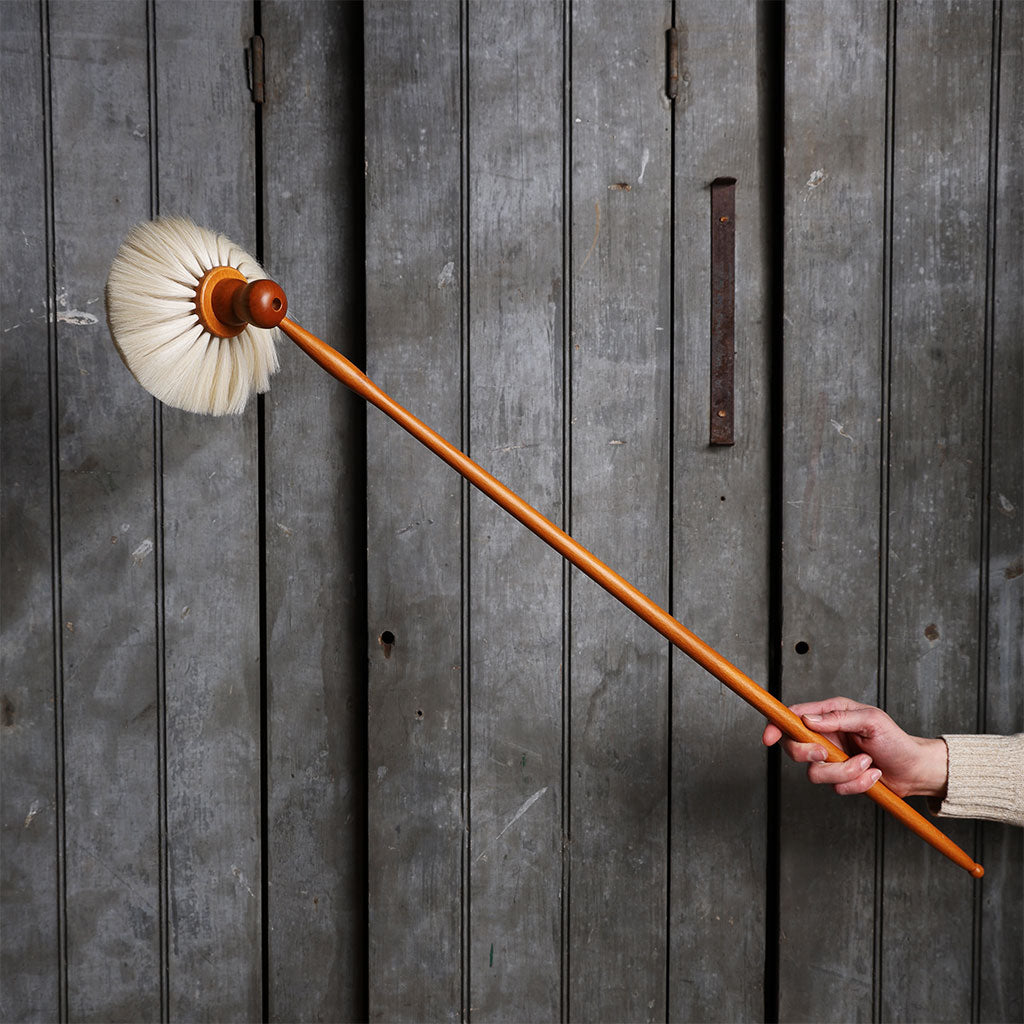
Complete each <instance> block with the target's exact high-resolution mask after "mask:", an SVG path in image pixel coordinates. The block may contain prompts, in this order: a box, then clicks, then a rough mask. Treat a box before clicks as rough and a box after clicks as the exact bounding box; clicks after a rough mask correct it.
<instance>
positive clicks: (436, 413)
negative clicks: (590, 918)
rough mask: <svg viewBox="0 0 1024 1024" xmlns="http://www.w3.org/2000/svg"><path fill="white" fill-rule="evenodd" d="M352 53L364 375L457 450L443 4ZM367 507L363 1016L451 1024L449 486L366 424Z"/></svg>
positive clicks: (454, 620)
mask: <svg viewBox="0 0 1024 1024" xmlns="http://www.w3.org/2000/svg"><path fill="white" fill-rule="evenodd" d="M364 40H365V55H366V56H365V59H366V62H367V67H369V68H373V69H374V73H373V74H372V75H370V76H368V78H367V82H366V101H365V109H366V136H367V155H366V174H367V186H366V187H367V193H366V194H367V220H366V238H367V254H366V273H367V299H366V301H367V368H368V371H369V373H370V376H371V377H372V378H373V379H374V380H376V381H377V382H378V383H379V384H380V385H381V387H383V388H384V389H385V390H386V391H387V392H388V393H389V394H391V395H393V396H394V398H395V399H396V400H397V401H399V402H402V403H403V404H404V405H406V406H407V407H410V408H411V410H412V411H413V412H414V413H415V414H416V415H417V416H418V417H419V418H420V419H422V420H424V421H425V422H426V423H429V424H430V425H431V426H432V427H433V428H434V429H435V430H438V431H439V432H440V433H441V434H443V435H444V436H445V437H447V438H448V439H449V440H451V441H452V443H454V444H457V445H459V444H461V443H462V441H463V438H462V423H463V412H462V409H463V406H462V403H463V395H462V357H463V351H462V348H463V346H462V307H463V301H464V300H463V275H464V272H465V268H464V266H463V261H462V209H463V202H462V192H461V176H462V156H461V148H460V147H461V142H460V139H461V127H462V98H461V82H462V77H461V68H460V51H461V41H462V37H461V24H460V11H459V6H458V4H456V3H417V4H411V5H401V4H400V5H391V4H386V3H370V4H368V5H367V6H366V8H365V32H364ZM413 406H415V407H414V408H413ZM367 506H368V509H369V522H368V527H367V552H368V553H367V559H368V597H367V616H368V622H369V630H370V643H371V651H372V656H371V658H370V675H369V696H368V700H369V709H368V715H367V718H368V728H369V735H368V743H369V754H368V775H369V782H368V786H369V795H368V803H369V812H368V813H369V841H368V857H369V863H370V865H371V868H372V869H371V874H370V880H369V921H370V925H369V927H370V939H369V985H370V1016H371V1019H374V1020H409V1019H414V1020H422V1019H425V1018H426V1019H431V1020H452V1019H456V1020H457V1019H460V1018H461V1017H462V1016H463V1013H464V1006H463V998H464V994H463V993H464V989H463V981H464V974H463V972H464V950H463V914H464V904H463V898H464V891H463V889H464V886H463V870H464V857H465V855H466V840H465V829H466V825H467V821H466V817H465V805H464V800H465V795H464V787H463V772H464V764H463V757H464V737H463V731H464V714H465V712H464V704H463V687H464V678H465V668H464V659H465V657H466V651H465V640H464V635H463V621H462V620H463V606H462V580H463V555H462V543H463V541H462V537H463V498H462V485H461V483H460V480H459V478H458V477H457V476H456V475H455V474H454V473H453V472H452V471H451V470H450V469H448V468H447V467H446V466H444V465H443V464H442V463H440V462H439V461H438V460H437V459H436V457H435V456H434V455H432V454H431V453H430V452H429V451H427V450H426V449H425V448H423V446H421V445H420V444H418V443H417V442H415V441H414V440H412V439H411V438H410V437H408V436H407V435H406V434H404V432H403V431H401V430H400V429H399V428H398V427H396V426H395V425H394V424H393V423H391V421H390V420H386V419H385V418H384V417H382V416H381V415H379V414H377V413H373V414H372V415H370V417H369V419H368V420H367ZM388 640H390V641H391V642H390V643H388V642H385V641H388Z"/></svg>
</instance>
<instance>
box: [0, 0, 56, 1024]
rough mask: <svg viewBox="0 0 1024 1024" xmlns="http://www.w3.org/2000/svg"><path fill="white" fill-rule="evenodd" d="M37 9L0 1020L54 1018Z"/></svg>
mask: <svg viewBox="0 0 1024 1024" xmlns="http://www.w3.org/2000/svg"><path fill="white" fill-rule="evenodd" d="M43 27H44V26H43V25H42V24H41V21H40V9H39V6H38V4H36V3H31V2H27V0H23V2H20V3H8V4H3V5H0V109H3V111H4V145H3V150H2V153H0V199H2V205H0V218H2V219H0V250H2V251H3V252H4V253H5V254H6V256H5V260H4V263H5V270H4V288H3V290H2V292H0V337H2V339H3V341H2V344H0V500H2V514H0V576H2V579H3V586H2V588H0V620H2V632H3V643H2V644H0V680H2V682H0V777H2V779H3V785H2V786H0V846H2V851H3V856H2V858H0V902H2V903H3V908H4V909H3V927H2V928H0V978H2V979H3V980H2V983H0V1019H3V1020H6V1021H21V1020H26V1021H27V1020H43V1019H47V1020H56V1019H58V1018H59V1017H60V1012H61V1002H62V999H61V995H60V985H61V970H60V959H61V940H60V934H59V929H60V922H61V919H62V917H63V913H64V907H63V905H62V904H61V900H62V897H63V887H62V884H61V880H60V872H61V870H62V862H61V860H60V858H59V856H58V838H59V837H60V835H61V831H60V829H61V822H60V817H61V811H62V808H61V804H60V798H61V797H62V787H61V785H60V784H59V782H58V778H57V774H56V771H57V764H58V759H57V751H56V748H57V745H58V743H59V729H58V725H59V722H60V717H59V708H57V707H56V706H55V702H54V693H55V660H56V658H55V645H56V643H57V639H58V637H57V635H55V629H56V623H55V619H54V608H55V604H54V599H55V596H56V595H55V594H54V560H55V558H56V551H55V548H54V536H55V535H54V533H53V523H52V521H51V519H52V516H51V513H52V505H51V502H52V497H53V494H52V484H51V471H52V468H53V467H52V465H51V429H50V428H51V419H50V417H51V404H50V354H51V347H50V337H49V331H50V328H49V325H48V323H47V307H48V301H49V297H48V292H49V274H48V271H47V236H48V230H47V210H48V205H49V198H48V196H47V195H46V191H45V188H46V182H47V178H48V173H47V171H48V168H47V142H46V139H47V128H48V119H47V118H48V105H47V104H48V97H46V96H45V95H44V90H43V85H44V82H43V69H44V63H43V52H44V41H43Z"/></svg>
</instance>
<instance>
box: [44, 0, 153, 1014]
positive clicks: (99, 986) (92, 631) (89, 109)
mask: <svg viewBox="0 0 1024 1024" xmlns="http://www.w3.org/2000/svg"><path fill="white" fill-rule="evenodd" d="M47 14H48V18H49V25H50V47H51V75H52V84H53V175H54V179H53V188H54V196H53V210H54V214H53V216H54V227H55V250H54V254H53V255H54V274H55V278H54V280H55V283H56V309H55V310H53V311H52V314H51V315H52V316H53V317H54V319H55V325H54V330H55V336H56V346H57V352H58V367H57V389H58V396H59V415H58V419H57V430H58V432H59V453H60V475H59V488H60V506H59V507H60V545H61V560H60V586H61V595H60V602H61V605H60V606H61V609H62V615H61V618H62V622H61V629H62V650H63V666H62V676H63V697H64V699H63V723H64V730H63V731H64V761H65V772H64V778H65V783H66V808H65V825H66V836H65V851H66V872H67V919H66V927H67V963H68V966H67V978H68V981H67V984H68V998H67V1012H68V1015H69V1017H73V1018H78V1019H83V1018H84V1019H102V1020H110V1021H115V1020H138V1019H140V1018H150V1017H157V1016H159V1015H160V1007H161V980H160V979H161V957H160V952H161V944H160V900H159V889H160V873H159V866H160V858H159V836H160V829H159V814H158V807H159V786H158V778H159V770H158V753H159V738H158V728H157V717H158V716H157V706H158V699H159V695H158V689H157V672H156V665H157V646H156V616H155V609H156V582H155V559H154V557H153V551H154V537H155V529H154V527H155V524H154V517H153V450H152V437H153V403H152V401H151V399H149V397H148V396H147V395H146V394H145V392H143V391H141V389H139V387H138V385H136V384H135V382H134V381H133V380H132V378H131V377H130V376H129V375H128V373H127V372H126V371H125V370H124V367H123V366H122V365H121V363H120V361H119V359H118V357H117V353H116V351H115V350H114V348H113V346H112V345H111V344H110V341H109V336H108V333H107V328H106V324H105V322H104V315H103V287H104V283H105V281H106V275H107V271H108V269H109V263H110V259H111V258H112V256H113V254H114V251H115V249H116V247H117V245H118V243H119V241H120V238H121V236H122V234H123V232H124V230H125V229H126V228H127V226H128V224H130V223H131V222H132V221H133V220H136V219H139V218H141V217H145V216H146V215H148V212H149V195H150V176H149V168H150V130H151V124H150V117H149V94H148V86H147V63H148V61H147V53H148V26H147V19H146V6H145V4H143V3H124V4H120V3H119V4H95V5H86V6H83V5H81V4H74V3H55V4H51V5H50V6H49V9H48V12H47ZM113 97H117V101H116V102H114V100H113V99H112V98H113Z"/></svg>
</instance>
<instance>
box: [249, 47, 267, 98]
mask: <svg viewBox="0 0 1024 1024" xmlns="http://www.w3.org/2000/svg"><path fill="white" fill-rule="evenodd" d="M246 66H247V69H248V72H249V91H250V92H251V93H252V101H253V103H262V102H263V91H264V90H263V83H264V70H263V36H253V37H252V39H250V40H249V51H248V53H247V54H246Z"/></svg>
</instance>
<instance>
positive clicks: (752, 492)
mask: <svg viewBox="0 0 1024 1024" xmlns="http://www.w3.org/2000/svg"><path fill="white" fill-rule="evenodd" d="M676 27H677V32H678V39H679V62H680V84H679V97H678V99H677V102H676V115H675V116H676V139H675V161H676V170H675V189H676V197H675V250H674V251H675V271H674V274H673V277H674V288H675V298H676V307H675V324H674V327H675V333H676V337H675V342H674V353H675V356H674V359H675V363H674V372H673V401H674V408H673V414H674V417H673V426H674V438H673V443H672V452H671V459H672V465H673V480H674V493H673V504H672V509H673V516H672V543H673V549H672V550H673V559H672V574H673V575H672V591H673V605H674V609H673V610H674V613H675V615H676V617H677V618H679V619H680V620H681V621H682V622H684V623H686V624H687V625H688V626H689V627H690V628H692V629H693V630H695V631H696V632H697V634H698V635H699V636H701V637H702V638H703V639H705V640H706V641H707V642H709V643H710V644H712V645H713V646H714V647H715V648H716V649H718V650H720V651H721V652H722V653H723V654H724V655H725V656H726V657H728V658H730V660H732V661H734V662H735V663H736V664H737V665H739V666H740V667H741V668H742V669H743V671H745V672H747V673H748V674H749V675H751V676H752V677H753V678H754V679H757V680H758V681H759V682H761V683H762V685H765V686H767V685H768V655H769V650H768V608H769V589H768V587H769V583H768V565H769V562H768V521H769V505H768V494H769V466H768V460H769V453H770V448H771V440H770V425H769V408H768V403H769V390H770V377H771V373H770V335H769V330H770V317H769V316H768V315H767V310H768V308H769V300H768V283H767V280H768V277H767V275H768V259H769V253H768V252H767V250H766V248H765V243H764V239H765V237H766V232H767V224H768V209H767V206H766V203H767V201H768V200H767V192H766V186H765V174H766V167H765V163H764V161H763V155H762V146H763V144H764V140H763V135H762V133H764V132H767V131H768V130H769V126H770V125H771V123H772V121H771V117H770V115H769V113H768V112H767V111H766V110H765V108H764V106H763V104H764V103H765V98H764V91H763V90H764V88H765V86H764V82H763V79H762V76H763V75H764V73H765V72H764V69H763V67H762V61H763V60H764V54H763V52H762V47H763V46H764V45H766V43H765V41H764V40H762V38H761V34H762V31H763V26H762V25H761V12H760V11H759V5H757V4H754V3H742V4H732V5H723V4H717V3H714V2H708V3H686V4H682V5H679V6H678V7H677V10H676ZM648 173H649V172H648ZM718 177H732V178H735V179H736V186H735V188H736V194H735V195H736V211H735V218H736V219H735V259H736V265H735V284H736V287H735V372H734V379H735V417H734V421H735V444H734V446H732V447H728V448H723V447H710V446H709V444H708V441H709V432H708V420H709V394H710V390H711V389H710V384H709V375H710V367H711V343H710V337H711V326H710V310H711V273H710V245H711V242H710V233H711V225H710V220H711V217H710V207H711V195H710V188H709V186H710V184H711V182H712V181H714V180H715V179H716V178H718ZM672 693H673V696H672V803H671V844H672V861H671V865H672V873H671V906H670V917H669V922H670V928H671V957H670V965H671V967H670V976H669V1016H670V1019H680V1020H754V1019H759V1018H760V1017H761V1016H762V1014H763V1013H764V993H763V985H762V971H761V969H760V968H761V965H762V964H763V963H764V934H765V858H766V851H765V801H766V791H765V771H764V758H763V753H762V751H761V749H760V746H759V743H758V736H759V732H760V728H761V724H762V723H761V720H760V718H759V716H757V715H756V714H755V713H754V712H753V711H752V710H751V709H750V708H748V707H747V706H746V705H744V704H743V703H742V702H740V701H739V700H737V698H736V697H735V696H734V695H733V694H732V693H730V692H728V691H727V690H725V689H724V688H723V687H722V686H721V685H720V684H718V683H717V682H716V681H715V680H714V679H713V678H711V677H710V676H709V675H708V674H707V673H706V672H705V671H704V670H703V669H700V668H698V667H697V666H696V665H694V664H693V663H692V662H691V661H689V659H687V658H685V657H683V656H682V655H675V656H674V657H673V662H672ZM755 965H756V966H755Z"/></svg>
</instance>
